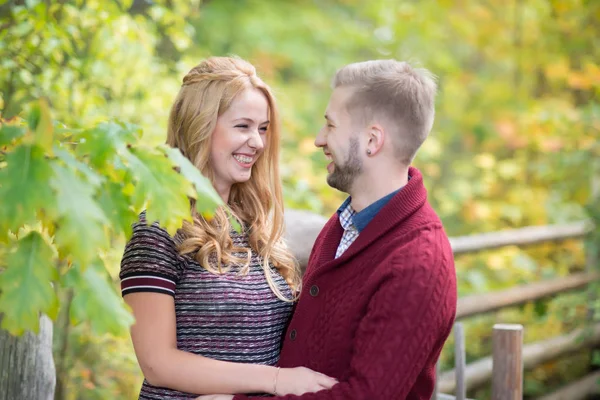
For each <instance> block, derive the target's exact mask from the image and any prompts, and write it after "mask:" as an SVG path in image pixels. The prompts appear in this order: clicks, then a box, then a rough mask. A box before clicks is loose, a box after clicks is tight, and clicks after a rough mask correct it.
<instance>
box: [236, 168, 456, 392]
mask: <svg viewBox="0 0 600 400" xmlns="http://www.w3.org/2000/svg"><path fill="white" fill-rule="evenodd" d="M409 175H410V176H411V179H410V181H409V182H408V184H407V185H406V186H405V187H404V188H403V189H402V190H401V191H400V192H398V193H397V194H396V195H394V197H393V198H392V199H391V200H390V201H389V203H388V204H386V205H385V206H384V207H383V208H382V209H381V210H380V212H379V213H378V214H377V215H376V216H375V217H374V219H373V220H372V221H371V222H370V223H369V224H368V225H367V226H366V228H365V229H364V230H363V231H362V232H361V233H360V235H359V236H358V238H357V239H356V241H354V242H353V243H352V244H351V245H350V247H349V248H348V249H347V250H346V251H345V252H344V253H343V254H342V255H341V256H340V257H339V258H335V253H336V250H337V247H338V244H339V243H340V239H341V237H342V234H343V228H342V227H341V225H340V222H339V219H338V216H337V214H336V215H333V217H332V218H331V219H330V220H329V221H328V222H327V224H326V225H325V227H324V228H323V230H322V231H321V233H320V234H319V236H318V238H317V240H316V242H315V245H314V247H313V251H312V253H311V256H310V259H309V264H308V267H307V271H306V274H305V276H304V279H303V289H302V293H301V295H300V299H299V302H298V304H297V305H296V309H295V313H294V315H293V317H292V320H291V321H290V324H289V326H288V328H287V331H286V336H285V339H284V343H283V348H282V352H281V358H280V366H281V367H296V366H305V367H308V368H311V369H313V370H316V371H319V372H322V373H324V374H327V375H329V376H332V377H334V378H336V379H338V380H339V382H340V383H338V384H337V385H335V386H334V387H333V388H332V389H330V390H323V391H320V392H317V393H308V394H305V395H302V396H294V395H288V396H280V397H276V398H277V399H285V400H297V399H303V400H329V399H331V400H333V399H335V400H359V399H360V400H404V399H408V400H429V399H430V398H431V395H432V393H433V388H434V382H435V364H436V362H437V360H438V358H439V355H440V352H441V350H442V346H443V345H444V342H445V341H446V339H447V337H448V335H449V334H450V331H451V329H452V326H453V323H454V319H455V315H456V302H457V293H456V272H455V269H454V260H453V255H452V250H451V247H450V243H449V241H448V238H447V236H446V233H445V232H444V229H443V227H442V224H441V221H440V220H439V218H438V216H437V215H436V214H435V212H434V211H433V209H432V208H431V207H430V205H429V204H428V202H427V191H426V189H425V187H424V186H423V178H422V176H421V173H420V172H419V171H418V170H417V169H415V168H410V171H409ZM315 288H318V289H315ZM245 398H247V397H245V396H243V395H237V396H235V399H236V400H240V399H245Z"/></svg>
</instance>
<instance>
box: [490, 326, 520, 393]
mask: <svg viewBox="0 0 600 400" xmlns="http://www.w3.org/2000/svg"><path fill="white" fill-rule="evenodd" d="M492 342H493V343H492V345H493V367H492V368H493V369H492V371H493V372H492V399H493V400H522V399H523V354H522V351H523V326H522V325H516V324H515V325H509V324H496V325H494V331H493V334H492Z"/></svg>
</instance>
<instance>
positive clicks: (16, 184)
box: [0, 145, 55, 238]
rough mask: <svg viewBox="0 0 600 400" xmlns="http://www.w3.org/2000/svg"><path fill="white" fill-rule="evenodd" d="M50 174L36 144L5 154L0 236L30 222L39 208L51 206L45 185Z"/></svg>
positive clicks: (1, 171) (0, 172) (0, 182)
mask: <svg viewBox="0 0 600 400" xmlns="http://www.w3.org/2000/svg"><path fill="white" fill-rule="evenodd" d="M52 175H53V171H52V169H51V168H50V165H49V163H48V160H47V159H46V158H45V157H44V152H43V150H42V148H40V147H39V146H37V145H23V146H19V147H17V148H16V149H14V151H12V152H10V153H8V155H7V156H6V167H5V168H2V169H0V199H2V207H0V238H2V237H6V235H7V232H8V231H9V230H10V231H12V232H13V233H16V232H17V230H18V229H19V228H20V227H21V226H23V225H24V224H29V223H32V222H34V221H35V215H36V212H37V211H38V210H39V209H44V208H46V209H48V208H50V209H51V208H53V207H54V204H55V198H54V196H53V194H52V190H51V189H50V185H49V181H50V178H51V177H52Z"/></svg>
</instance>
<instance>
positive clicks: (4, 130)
mask: <svg viewBox="0 0 600 400" xmlns="http://www.w3.org/2000/svg"><path fill="white" fill-rule="evenodd" d="M25 132H26V129H25V127H23V126H19V125H8V124H6V123H3V124H2V126H1V127H0V146H6V145H8V144H10V143H12V141H13V140H14V139H16V138H18V137H21V136H23V135H24V134H25Z"/></svg>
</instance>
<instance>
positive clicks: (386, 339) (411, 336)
mask: <svg viewBox="0 0 600 400" xmlns="http://www.w3.org/2000/svg"><path fill="white" fill-rule="evenodd" d="M419 251H424V252H429V251H431V249H426V248H424V249H423V250H421V249H420V250H419ZM430 255H431V254H430ZM434 258H438V257H434ZM427 261H428V263H431V262H432V261H434V260H432V259H431V258H429V259H428V260H427ZM436 261H437V263H434V265H431V264H429V265H419V264H420V262H419V260H417V261H416V262H414V264H413V265H410V266H408V265H402V261H401V260H398V261H397V262H396V264H395V265H391V268H390V271H389V276H387V277H386V279H385V281H384V283H383V284H382V285H381V287H380V288H379V290H378V291H377V293H376V294H375V295H374V296H373V298H372V300H371V301H370V303H369V308H368V310H367V314H366V315H365V317H364V318H363V320H362V322H361V323H360V326H359V328H358V331H357V335H356V338H355V343H354V356H353V358H352V361H351V375H350V377H349V378H348V379H347V380H345V381H342V382H340V383H338V384H337V385H335V386H334V387H333V388H331V389H329V390H323V391H320V392H317V393H307V394H304V395H302V396H294V395H288V396H279V397H275V399H278V400H372V399H405V398H406V396H407V395H408V393H409V392H410V390H411V388H412V387H413V386H414V384H415V382H416V380H417V377H418V376H419V374H420V373H421V371H422V370H423V367H424V366H425V364H426V362H427V360H428V359H429V358H430V357H431V356H432V352H433V349H434V348H435V347H436V346H439V345H440V341H443V340H445V338H446V337H447V336H448V334H449V333H450V330H451V328H452V323H453V320H454V316H455V313H456V285H455V282H456V281H455V277H454V276H453V275H454V273H455V272H454V268H453V266H452V262H451V261H450V265H446V264H445V262H444V261H443V257H442V255H441V254H440V255H439V259H438V260H436ZM423 264H425V263H423ZM435 264H437V265H435ZM247 398H248V397H246V396H243V395H236V396H235V397H234V399H235V400H242V399H247Z"/></svg>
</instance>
